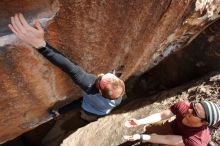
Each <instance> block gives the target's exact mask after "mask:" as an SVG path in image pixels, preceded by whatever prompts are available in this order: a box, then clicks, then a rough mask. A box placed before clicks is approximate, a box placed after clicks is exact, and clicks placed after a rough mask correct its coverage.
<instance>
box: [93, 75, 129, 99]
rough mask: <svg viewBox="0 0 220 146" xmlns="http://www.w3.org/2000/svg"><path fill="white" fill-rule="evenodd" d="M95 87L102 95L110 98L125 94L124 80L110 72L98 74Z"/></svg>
mask: <svg viewBox="0 0 220 146" xmlns="http://www.w3.org/2000/svg"><path fill="white" fill-rule="evenodd" d="M96 87H97V88H98V89H99V92H100V94H101V95H102V96H103V97H105V98H107V99H111V100H114V99H117V98H119V97H122V96H123V95H124V94H125V84H124V82H123V81H122V80H121V79H119V78H118V77H117V76H116V75H114V74H112V73H107V74H100V75H99V76H98V79H97V82H96Z"/></svg>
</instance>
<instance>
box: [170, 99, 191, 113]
mask: <svg viewBox="0 0 220 146" xmlns="http://www.w3.org/2000/svg"><path fill="white" fill-rule="evenodd" d="M188 109H189V102H185V101H180V102H177V103H175V104H174V105H172V106H171V107H170V110H171V112H172V113H173V114H174V115H182V116H183V114H185V113H186V112H187V111H188Z"/></svg>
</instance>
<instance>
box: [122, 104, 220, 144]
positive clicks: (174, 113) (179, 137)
mask: <svg viewBox="0 0 220 146" xmlns="http://www.w3.org/2000/svg"><path fill="white" fill-rule="evenodd" d="M168 119H169V120H168ZM162 120H163V121H162ZM219 120H220V108H219V106H218V105H217V104H215V103H213V102H211V101H201V102H191V103H189V102H184V101H180V102H177V103H175V104H174V105H172V106H171V107H170V109H168V110H164V111H162V112H160V113H156V114H153V115H150V116H148V117H146V118H143V119H139V120H137V119H130V120H128V121H126V122H125V126H126V127H136V126H139V125H142V124H147V125H146V127H145V132H144V133H146V134H134V135H132V136H124V139H126V140H128V141H136V140H141V141H142V142H149V143H156V144H165V145H169V146H184V145H185V146H207V145H208V143H209V141H210V138H211V136H210V131H209V126H213V125H214V124H216V123H218V122H219Z"/></svg>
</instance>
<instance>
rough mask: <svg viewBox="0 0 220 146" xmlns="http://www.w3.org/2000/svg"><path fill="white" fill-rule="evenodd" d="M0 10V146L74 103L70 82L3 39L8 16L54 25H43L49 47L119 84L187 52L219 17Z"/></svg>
mask: <svg viewBox="0 0 220 146" xmlns="http://www.w3.org/2000/svg"><path fill="white" fill-rule="evenodd" d="M0 7H1V12H0V18H1V20H2V21H1V22H0V26H1V28H2V29H1V30H0V47H1V48H0V68H1V70H0V79H1V80H0V82H1V86H0V93H1V98H0V109H1V113H0V131H1V133H0V143H3V142H5V141H7V140H9V139H12V138H15V137H16V136H18V135H20V134H22V133H24V132H25V131H28V130H30V129H32V128H34V127H36V126H38V125H40V124H42V123H44V122H46V121H48V120H50V119H51V117H50V115H49V114H48V109H50V108H52V107H54V106H56V107H57V106H58V107H59V106H61V105H64V104H66V103H69V102H70V101H73V100H76V99H78V98H79V97H80V95H81V94H80V92H79V91H80V90H79V89H78V88H76V86H75V85H73V82H72V81H71V80H70V78H69V77H67V76H66V75H65V74H64V73H63V72H62V71H60V70H59V69H58V68H57V67H55V66H53V65H52V64H51V63H49V62H48V61H47V60H45V59H44V58H43V57H42V56H41V55H39V54H38V53H37V52H36V51H35V50H33V49H32V48H30V47H29V46H27V45H25V44H23V43H21V42H20V41H19V40H17V39H16V38H15V36H14V35H12V34H11V33H10V31H9V30H8V28H7V24H8V23H9V21H10V20H9V18H10V16H11V15H13V14H14V13H15V12H18V11H19V12H22V13H24V14H25V16H26V17H27V19H28V20H29V22H32V20H33V19H35V18H40V20H41V22H43V23H45V22H47V21H48V20H50V18H52V17H53V19H52V20H51V21H50V23H48V24H47V25H46V32H47V36H46V38H47V40H48V42H49V43H50V44H51V45H53V46H55V47H57V48H59V49H58V50H59V51H61V52H62V53H63V54H65V55H66V56H67V57H68V58H69V59H70V60H71V61H74V62H76V63H78V64H79V65H81V66H82V67H83V68H85V70H87V71H88V72H91V73H95V74H98V73H100V72H108V71H109V70H112V69H114V68H118V67H120V68H121V70H120V72H121V73H122V75H121V78H122V79H123V80H126V79H128V78H129V77H130V76H133V75H138V74H141V73H143V72H145V71H147V70H149V69H150V68H152V67H153V66H155V65H157V64H158V63H159V62H160V61H161V60H163V59H164V58H165V57H166V56H168V55H169V54H170V53H171V52H173V51H176V50H178V49H181V48H183V47H184V46H185V45H187V44H189V43H190V42H191V41H192V40H193V39H194V38H195V37H196V36H197V35H198V34H199V33H200V32H201V31H202V30H203V29H204V28H205V27H206V26H208V25H209V24H210V23H212V22H213V21H214V20H215V19H217V17H218V13H219V11H220V10H219V9H220V7H219V1H218V0H208V1H207V0H202V1H201V0H197V1H196V0H185V1H178V0H173V1H171V0H166V1H164V0H151V1H145V0H137V1H133V0H125V1H124V0H118V1H105V0H101V1H100V0H93V1H86V0H75V1H72V0H66V1H59V2H58V1H57V0H39V1H36V2H32V1H28V0H25V1H24V0H16V1H15V0H13V1H10V2H9V1H6V0H2V1H1V2H0ZM9 10H10V11H9ZM55 14H56V15H55ZM54 15H55V16H54Z"/></svg>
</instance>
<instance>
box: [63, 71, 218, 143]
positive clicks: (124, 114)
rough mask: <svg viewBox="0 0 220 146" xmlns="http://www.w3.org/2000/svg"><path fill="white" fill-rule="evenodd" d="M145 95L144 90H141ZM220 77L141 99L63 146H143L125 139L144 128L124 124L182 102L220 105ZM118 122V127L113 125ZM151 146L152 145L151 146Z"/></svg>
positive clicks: (214, 133)
mask: <svg viewBox="0 0 220 146" xmlns="http://www.w3.org/2000/svg"><path fill="white" fill-rule="evenodd" d="M140 91H141V90H140ZM219 92H220V74H219V72H218V73H214V74H211V75H209V76H207V77H206V78H203V79H202V80H199V81H194V82H192V83H190V84H188V85H185V86H181V87H178V88H175V89H172V90H170V91H165V92H161V93H159V94H157V95H154V96H152V97H150V98H148V99H146V98H140V99H136V100H133V101H131V102H130V103H128V104H127V105H125V106H123V107H120V109H118V110H116V111H115V112H114V113H113V114H112V115H110V116H107V117H104V118H100V119H99V120H98V121H96V122H93V123H90V124H88V125H87V126H85V127H83V128H80V129H78V130H77V131H76V132H74V133H73V134H71V135H70V136H69V137H68V138H66V139H65V140H64V141H63V143H62V144H61V146H79V145H80V146H88V145H94V146H131V145H139V142H126V141H125V140H123V135H129V134H135V133H142V132H144V131H143V126H139V127H137V128H125V127H124V125H123V124H124V122H125V121H126V120H128V119H130V118H143V117H145V116H147V115H150V114H153V113H156V112H159V111H161V110H163V109H167V108H169V107H170V106H171V105H172V104H173V103H175V102H177V101H182V100H188V99H189V100H190V101H195V100H197V101H198V100H199V99H200V98H207V99H208V100H211V101H213V102H215V103H217V104H218V105H220V100H219V98H220V96H219V95H220V93H219ZM113 121H114V124H112V122H113ZM219 134H220V129H218V130H212V142H213V143H215V145H216V146H217V145H219V144H220V135H219ZM149 146H150V145H149Z"/></svg>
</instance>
